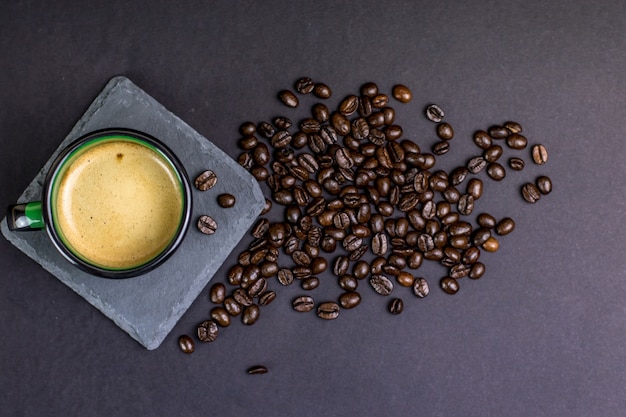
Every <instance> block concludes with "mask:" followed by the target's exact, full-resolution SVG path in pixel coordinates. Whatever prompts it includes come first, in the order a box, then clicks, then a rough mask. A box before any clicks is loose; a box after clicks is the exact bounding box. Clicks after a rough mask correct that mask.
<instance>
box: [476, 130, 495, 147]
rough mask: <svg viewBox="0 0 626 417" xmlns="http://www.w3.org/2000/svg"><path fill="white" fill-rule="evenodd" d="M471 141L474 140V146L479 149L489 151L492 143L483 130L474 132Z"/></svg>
mask: <svg viewBox="0 0 626 417" xmlns="http://www.w3.org/2000/svg"><path fill="white" fill-rule="evenodd" d="M472 139H473V140H474V143H475V144H476V146H478V147H479V148H481V149H489V147H490V146H491V143H492V139H491V136H489V134H488V133H487V132H485V131H484V130H478V131H476V132H474V135H473V136H472Z"/></svg>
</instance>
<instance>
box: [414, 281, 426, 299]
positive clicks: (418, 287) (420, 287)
mask: <svg viewBox="0 0 626 417" xmlns="http://www.w3.org/2000/svg"><path fill="white" fill-rule="evenodd" d="M413 293H414V294H415V295H416V296H417V297H419V298H424V297H426V296H427V295H428V294H429V293H430V288H429V287H428V281H426V279H425V278H416V279H415V281H414V282H413Z"/></svg>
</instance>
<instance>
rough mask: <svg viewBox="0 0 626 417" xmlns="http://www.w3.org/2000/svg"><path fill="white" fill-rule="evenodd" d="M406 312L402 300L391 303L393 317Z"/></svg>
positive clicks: (397, 299) (398, 299)
mask: <svg viewBox="0 0 626 417" xmlns="http://www.w3.org/2000/svg"><path fill="white" fill-rule="evenodd" d="M403 311H404V302H403V301H402V299H400V298H394V299H393V300H391V301H390V302H389V312H390V313H391V314H393V315H398V314H401V313H402V312H403Z"/></svg>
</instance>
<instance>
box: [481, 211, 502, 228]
mask: <svg viewBox="0 0 626 417" xmlns="http://www.w3.org/2000/svg"><path fill="white" fill-rule="evenodd" d="M476 221H477V222H478V224H479V225H480V226H482V227H485V228H487V229H493V228H494V227H496V223H497V222H496V218H495V217H493V216H492V215H491V214H489V213H480V214H479V215H478V217H477V218H476Z"/></svg>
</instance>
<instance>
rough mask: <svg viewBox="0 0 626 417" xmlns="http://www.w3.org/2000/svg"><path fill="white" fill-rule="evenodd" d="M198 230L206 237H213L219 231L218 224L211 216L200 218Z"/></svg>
mask: <svg viewBox="0 0 626 417" xmlns="http://www.w3.org/2000/svg"><path fill="white" fill-rule="evenodd" d="M198 230H200V232H202V233H204V234H205V235H212V234H213V233H215V232H216V231H217V222H216V221H215V220H214V219H213V217H211V216H207V215H204V216H200V218H199V219H198Z"/></svg>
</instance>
